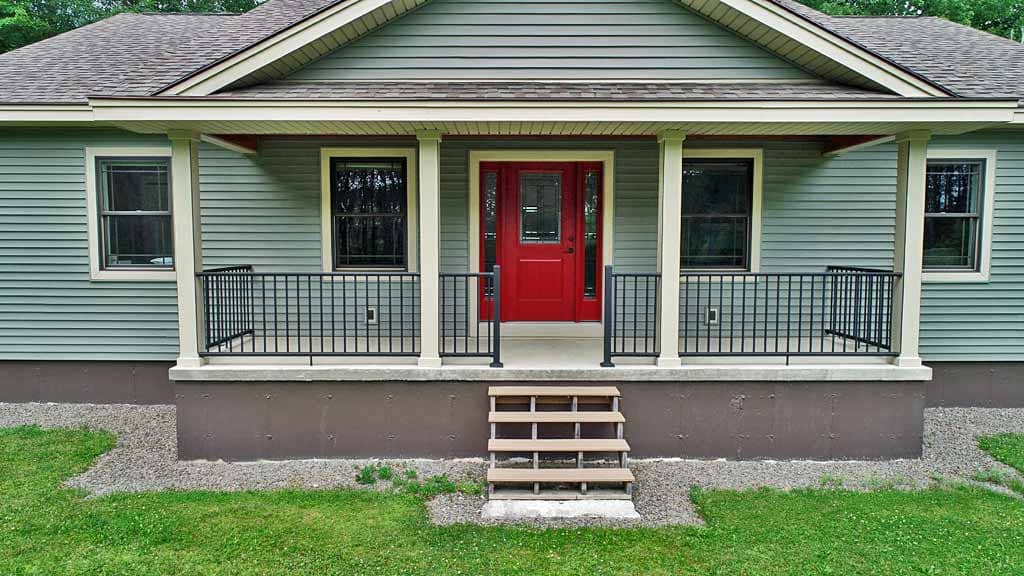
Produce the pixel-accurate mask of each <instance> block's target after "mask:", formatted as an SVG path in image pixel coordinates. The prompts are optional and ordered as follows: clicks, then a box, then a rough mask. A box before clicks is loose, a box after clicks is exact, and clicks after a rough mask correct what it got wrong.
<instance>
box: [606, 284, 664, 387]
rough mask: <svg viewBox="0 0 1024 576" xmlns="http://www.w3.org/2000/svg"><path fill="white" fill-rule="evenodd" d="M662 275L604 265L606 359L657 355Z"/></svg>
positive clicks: (608, 361)
mask: <svg viewBox="0 0 1024 576" xmlns="http://www.w3.org/2000/svg"><path fill="white" fill-rule="evenodd" d="M660 286H661V275H660V274H657V273H653V272H640V273H635V272H615V271H614V270H613V269H612V267H611V266H605V267H604V360H603V361H602V362H601V366H605V367H611V366H614V365H615V364H614V363H613V362H612V358H614V357H634V358H637V357H639V358H643V357H657V356H658V353H659V349H658V318H659V314H660V312H659V308H658V291H659V290H660Z"/></svg>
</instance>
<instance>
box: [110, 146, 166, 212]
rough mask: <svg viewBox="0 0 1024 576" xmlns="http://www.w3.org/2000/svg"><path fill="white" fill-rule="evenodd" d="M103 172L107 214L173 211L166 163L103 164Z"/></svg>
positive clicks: (161, 160) (128, 161) (122, 162)
mask: <svg viewBox="0 0 1024 576" xmlns="http://www.w3.org/2000/svg"><path fill="white" fill-rule="evenodd" d="M99 169H100V170H99V171H100V183H101V195H102V198H103V210H104V211H107V212H136V211H143V212H169V211H170V209H171V207H170V194H169V190H170V186H169V176H168V174H169V167H168V165H167V161H166V160H163V159H158V160H113V159H111V160H100V161H99Z"/></svg>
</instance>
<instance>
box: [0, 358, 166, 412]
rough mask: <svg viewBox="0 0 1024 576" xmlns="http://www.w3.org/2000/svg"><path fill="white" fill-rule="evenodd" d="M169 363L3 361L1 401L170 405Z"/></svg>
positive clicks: (0, 368) (1, 367)
mask: <svg viewBox="0 0 1024 576" xmlns="http://www.w3.org/2000/svg"><path fill="white" fill-rule="evenodd" d="M173 365H174V363H173V362H117V361H110V362H106V361H59V362H53V361H20V360H19V361H2V362H0V402H67V403H75V404H81V403H89V404H173V403H174V384H173V383H171V381H170V380H169V379H168V377H167V371H168V370H169V369H170V367H171V366H173Z"/></svg>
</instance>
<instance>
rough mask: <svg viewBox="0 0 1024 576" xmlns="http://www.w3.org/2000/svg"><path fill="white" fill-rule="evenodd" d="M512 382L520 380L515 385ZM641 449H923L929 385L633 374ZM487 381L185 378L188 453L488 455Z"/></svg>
mask: <svg viewBox="0 0 1024 576" xmlns="http://www.w3.org/2000/svg"><path fill="white" fill-rule="evenodd" d="M502 384H509V383H507V382H505V383H502ZM616 385H617V386H619V389H620V390H621V391H622V395H623V399H622V409H623V412H624V413H625V416H626V439H627V440H628V441H629V443H630V445H631V447H632V448H633V456H634V457H689V458H731V459H757V458H801V459H820V460H827V459H890V458H913V457H917V456H919V455H920V453H921V439H922V433H923V412H924V406H925V393H924V383H922V382H803V383H761V382H756V383H750V382H744V383H726V382H693V383H659V382H649V383H648V382H642V383H636V382H623V383H618V384H616ZM487 386H488V383H486V382H279V383H274V382H263V383H254V382H180V381H179V382H176V385H175V391H176V394H177V398H178V400H177V403H178V411H177V414H178V454H179V457H181V458H182V459H218V458H223V459H225V460H254V459H288V458H343V457H367V456H380V457H469V456H485V455H486V440H487V437H488V425H487V411H488V399H487Z"/></svg>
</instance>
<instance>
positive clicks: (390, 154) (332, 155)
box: [320, 148, 419, 273]
mask: <svg viewBox="0 0 1024 576" xmlns="http://www.w3.org/2000/svg"><path fill="white" fill-rule="evenodd" d="M416 156H417V152H416V148H321V149H320V232H321V247H320V250H321V266H322V269H323V271H324V272H328V273H330V272H416V271H417V270H418V269H419V251H418V246H419V244H418V240H419V235H418V234H419V219H418V211H417V206H418V202H417V201H418V196H417V194H418V191H419V186H418V180H417V176H418V174H419V172H418V168H417V163H416V160H417V158H416ZM337 158H364V159H367V160H383V159H392V158H394V159H404V160H405V171H406V177H405V186H406V190H405V212H406V214H405V220H406V227H405V233H406V263H405V265H404V266H345V267H342V268H336V267H335V266H334V214H333V210H332V203H331V196H332V186H331V180H332V177H333V175H332V173H331V170H332V166H333V164H334V159H337Z"/></svg>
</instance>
